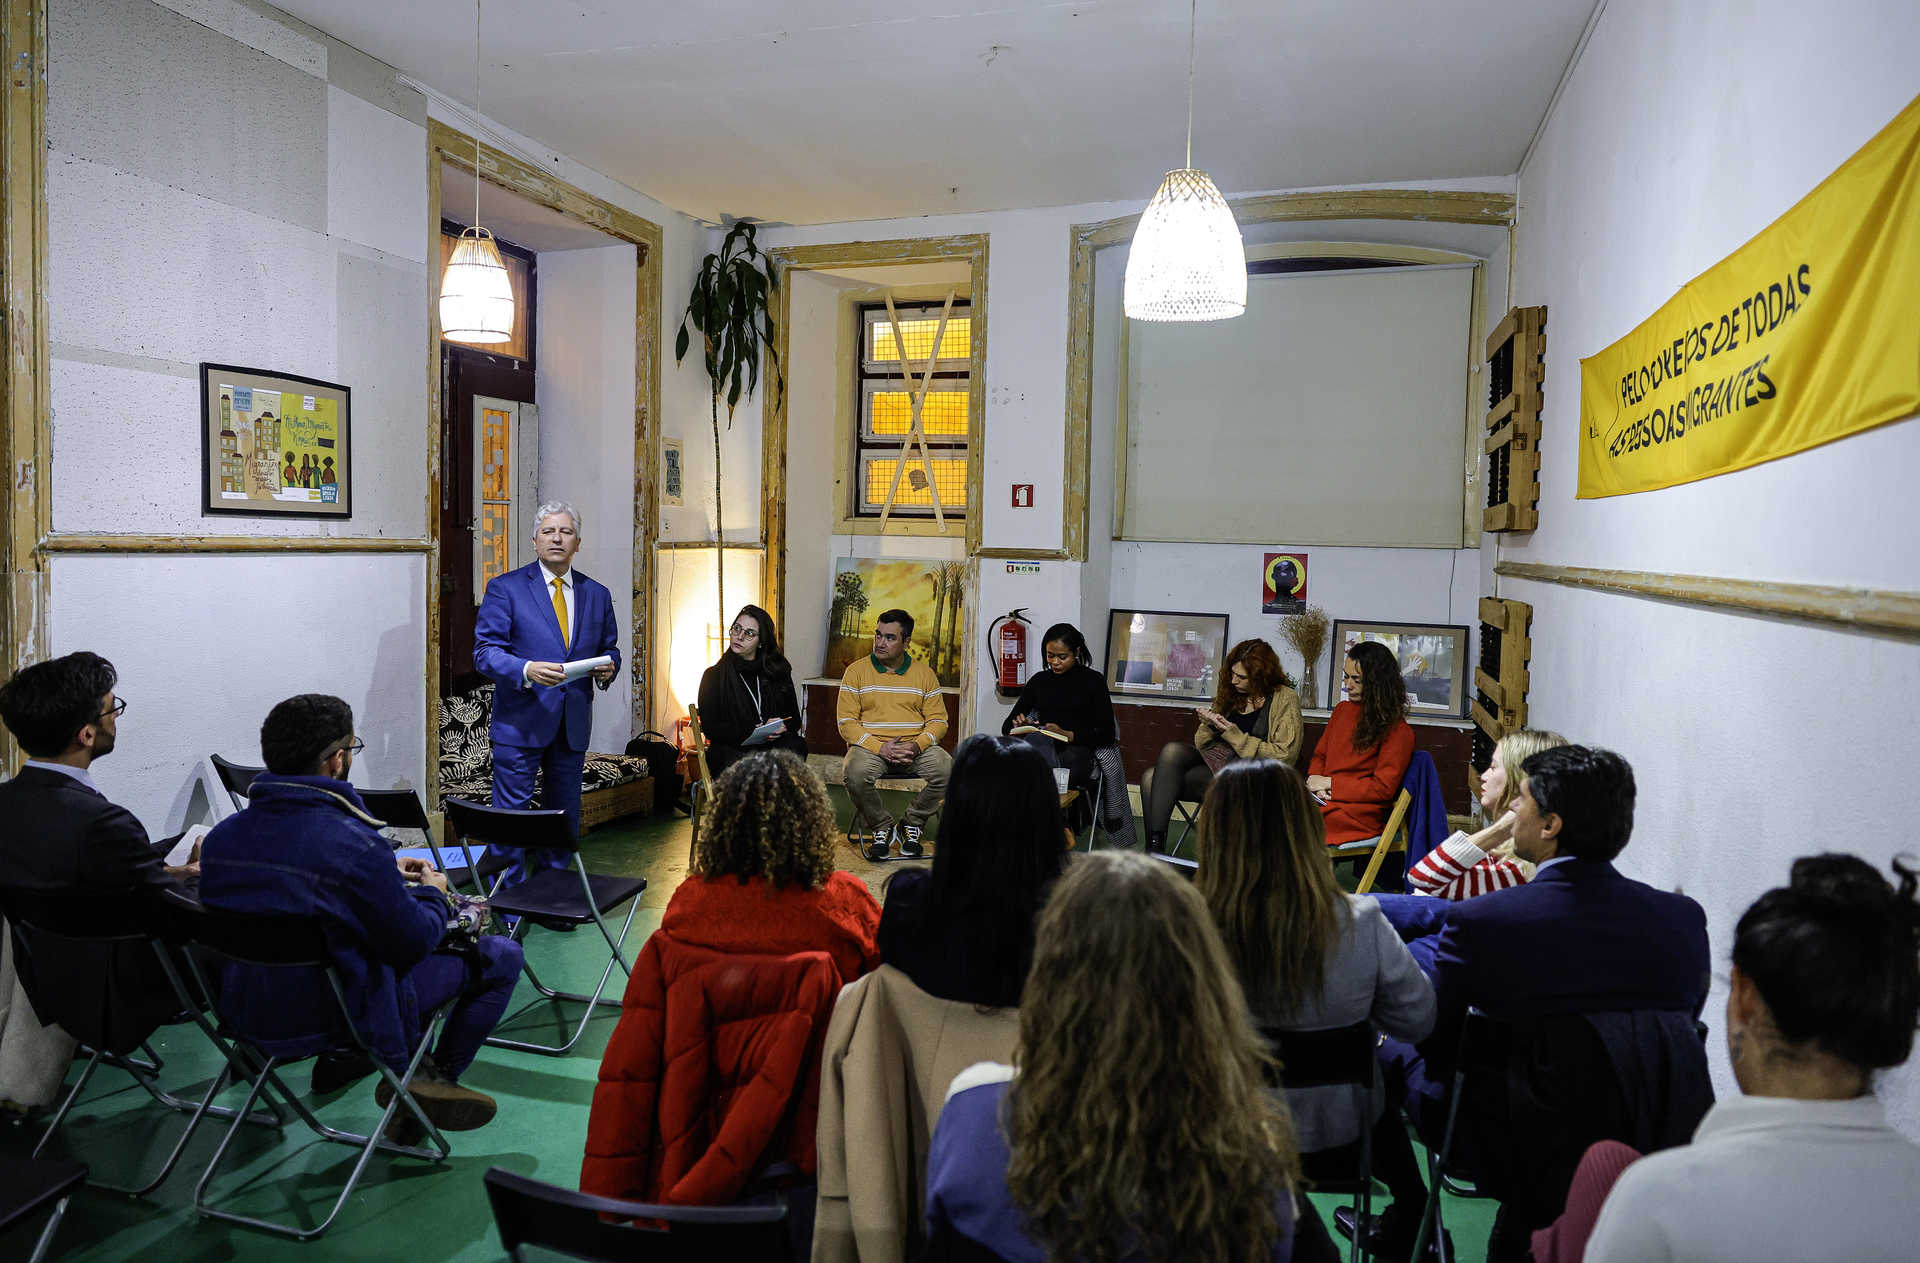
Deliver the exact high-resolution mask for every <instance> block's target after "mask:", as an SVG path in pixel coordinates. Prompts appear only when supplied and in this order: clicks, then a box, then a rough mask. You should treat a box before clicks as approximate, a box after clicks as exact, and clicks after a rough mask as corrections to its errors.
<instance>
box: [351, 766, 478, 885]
mask: <svg viewBox="0 0 1920 1263" xmlns="http://www.w3.org/2000/svg"><path fill="white" fill-rule="evenodd" d="M354 792H355V793H357V794H359V795H360V801H361V802H363V803H365V804H366V807H367V813H368V814H369V815H371V816H373V817H374V818H375V819H377V820H379V821H380V822H381V823H382V824H385V825H387V826H389V827H391V828H395V829H418V830H420V832H421V833H423V834H425V835H426V839H427V840H426V841H425V842H423V843H422V844H421V847H422V849H424V850H426V851H427V852H428V853H429V854H430V855H432V856H433V866H434V867H435V868H437V869H439V870H440V871H441V872H442V873H444V874H446V878H447V884H448V885H449V886H467V887H469V888H471V889H472V891H473V893H474V894H476V895H485V894H486V885H485V882H486V879H487V878H488V877H492V876H494V875H496V874H498V873H502V872H505V871H506V869H507V867H508V863H509V862H508V861H507V860H505V859H502V858H501V857H500V856H498V855H492V854H489V853H487V852H486V851H484V850H483V851H482V852H481V853H480V855H479V856H477V857H476V856H475V855H474V853H473V850H472V848H471V847H469V846H468V845H467V841H466V839H465V838H462V837H458V836H456V837H454V838H453V839H452V840H451V841H448V842H442V843H441V844H440V845H438V846H435V845H434V844H433V825H432V824H431V823H430V822H429V821H428V819H427V809H426V808H425V807H423V806H422V805H421V803H420V795H418V794H416V793H414V792H413V791H412V790H410V789H356V790H355V791H354ZM455 848H458V850H459V853H460V857H461V858H462V859H464V860H465V861H466V864H465V866H464V867H462V866H461V865H459V864H454V863H449V862H446V861H448V860H450V859H451V857H452V853H453V851H454V850H455ZM402 849H412V848H402Z"/></svg>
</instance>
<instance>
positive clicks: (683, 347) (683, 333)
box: [673, 321, 689, 364]
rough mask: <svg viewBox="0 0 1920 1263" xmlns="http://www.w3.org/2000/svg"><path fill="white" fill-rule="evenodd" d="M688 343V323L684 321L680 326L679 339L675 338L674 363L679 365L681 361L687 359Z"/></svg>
mask: <svg viewBox="0 0 1920 1263" xmlns="http://www.w3.org/2000/svg"><path fill="white" fill-rule="evenodd" d="M688 341H689V339H688V337H687V326H686V322H685V321H682V322H681V324H680V334H679V336H678V337H676V338H674V340H673V362H674V363H676V364H678V363H679V362H680V361H681V360H684V359H686V358H687V343H688Z"/></svg>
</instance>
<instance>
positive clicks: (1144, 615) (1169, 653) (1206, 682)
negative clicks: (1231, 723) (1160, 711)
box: [1107, 610, 1227, 701]
mask: <svg viewBox="0 0 1920 1263" xmlns="http://www.w3.org/2000/svg"><path fill="white" fill-rule="evenodd" d="M1107 620H1108V621H1107V691H1108V692H1109V693H1118V694H1122V695H1126V696H1137V697H1177V698H1183V699H1189V700H1193V701H1208V700H1210V699H1211V698H1212V697H1213V692H1214V689H1215V687H1216V686H1217V685H1218V684H1219V682H1220V664H1221V663H1222V662H1223V661H1225V660H1226V656H1227V616H1226V615H1225V614H1185V613H1176V612H1174V611H1171V610H1114V611H1113V612H1112V613H1111V614H1109V615H1108V616H1107Z"/></svg>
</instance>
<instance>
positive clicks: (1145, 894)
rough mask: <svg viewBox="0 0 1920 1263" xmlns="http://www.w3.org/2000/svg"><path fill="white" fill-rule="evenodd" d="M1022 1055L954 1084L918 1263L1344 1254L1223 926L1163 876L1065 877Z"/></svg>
mask: <svg viewBox="0 0 1920 1263" xmlns="http://www.w3.org/2000/svg"><path fill="white" fill-rule="evenodd" d="M1013 1059H1014V1065H1013V1066H1003V1065H998V1064H995V1063H992V1062H984V1063H981V1064H979V1065H975V1066H971V1067H969V1068H968V1069H966V1070H964V1071H962V1072H961V1073H960V1074H959V1075H958V1076H957V1077H956V1078H955V1079H954V1081H953V1086H952V1087H951V1088H950V1089H949V1090H948V1094H947V1101H946V1106H945V1108H944V1109H942V1111H941V1113H940V1121H939V1124H938V1125H937V1126H936V1127H935V1129H934V1134H933V1142H932V1144H931V1146H930V1148H929V1152H928V1157H927V1238H928V1240H927V1251H926V1253H925V1255H924V1256H923V1257H925V1258H928V1259H934V1260H948V1259H959V1258H985V1257H997V1258H1001V1259H1012V1260H1020V1261H1021V1263H1040V1260H1042V1259H1061V1260H1073V1261H1074V1263H1119V1261H1120V1260H1123V1259H1125V1260H1139V1261H1141V1263H1162V1261H1165V1260H1175V1259H1236V1260H1256V1259H1260V1260H1288V1259H1301V1260H1305V1259H1308V1258H1332V1257H1335V1256H1334V1255H1333V1249H1332V1246H1331V1244H1330V1243H1329V1242H1328V1240H1327V1235H1326V1231H1325V1229H1324V1228H1323V1227H1322V1226H1321V1224H1320V1221H1319V1219H1318V1217H1317V1216H1315V1215H1314V1213H1313V1211H1312V1210H1311V1209H1310V1208H1308V1207H1307V1205H1306V1202H1305V1199H1304V1198H1299V1197H1297V1196H1296V1195H1295V1190H1296V1189H1297V1187H1298V1184H1299V1179H1300V1166H1299V1158H1298V1155H1297V1154H1296V1152H1295V1150H1294V1144H1293V1129H1292V1127H1291V1125H1290V1123H1289V1121H1288V1117H1287V1108H1286V1105H1285V1103H1284V1102H1283V1101H1282V1100H1281V1098H1279V1097H1278V1096H1275V1095H1274V1094H1272V1093H1271V1092H1269V1091H1268V1090H1267V1087H1266V1081H1267V1080H1266V1077H1267V1073H1268V1071H1269V1069H1270V1068H1271V1066H1272V1062H1271V1059H1270V1058H1269V1057H1268V1055H1267V1052H1266V1049H1265V1048H1264V1046H1263V1045H1262V1043H1261V1040H1260V1037H1259V1035H1258V1034H1257V1033H1255V1031H1254V1029H1253V1027H1252V1025H1251V1024H1250V1023H1249V1022H1248V1021H1247V1006H1246V1001H1245V1000H1244V999H1243V998H1242V996H1241V993H1240V984H1239V983H1238V982H1237V981H1235V979H1234V976H1233V966H1232V964H1231V963H1230V962H1229V961H1228V959H1227V954H1226V950H1225V949H1224V948H1223V947H1222V946H1221V944H1220V935H1219V934H1218V933H1217V932H1216V931H1215V930H1214V928H1213V922H1212V919H1211V918H1210V917H1209V916H1208V915H1207V909H1206V905H1205V904H1204V903H1202V902H1201V900H1200V896H1199V894H1198V893H1196V892H1195V891H1194V889H1193V887H1192V886H1191V885H1189V884H1188V883H1186V882H1184V881H1181V880H1180V879H1179V878H1177V877H1175V876H1173V875H1172V874H1171V873H1169V872H1167V871H1166V869H1165V868H1164V867H1163V866H1162V865H1160V864H1158V863H1155V862H1154V861H1152V860H1149V859H1147V858H1146V857H1145V856H1142V855H1136V854H1129V853H1128V852H1125V851H1103V852H1100V853H1098V854H1095V855H1091V856H1088V857H1087V858H1085V859H1082V860H1078V861H1076V862H1075V863H1074V864H1073V865H1072V866H1071V867H1070V868H1069V869H1068V871H1067V874H1066V876H1064V877H1062V878H1061V879H1060V881H1059V882H1058V883H1057V884H1056V885H1055V886H1054V888H1053V894H1052V895H1051V896H1050V897H1049V898H1048V900H1047V904H1046V908H1045V909H1044V911H1042V913H1041V914H1040V923H1039V928H1038V931H1037V933H1036V937H1035V942H1034V953H1033V969H1032V971H1031V972H1030V973H1029V974H1028V976H1027V987H1026V991H1025V992H1024V993H1023V994H1022V996H1021V998H1020V1038H1019V1042H1018V1045H1017V1046H1016V1048H1015V1051H1014V1058H1013Z"/></svg>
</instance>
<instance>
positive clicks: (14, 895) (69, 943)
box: [0, 889, 284, 1197]
mask: <svg viewBox="0 0 1920 1263" xmlns="http://www.w3.org/2000/svg"><path fill="white" fill-rule="evenodd" d="M174 897H180V896H174ZM160 898H161V896H159V895H157V894H120V893H114V894H99V895H73V894H50V893H47V892H44V891H32V890H19V889H5V890H0V914H3V915H4V916H5V917H6V919H7V923H8V924H9V926H11V927H12V932H13V937H14V942H15V944H16V945H17V947H18V949H19V953H20V957H21V960H22V962H23V964H24V966H25V968H24V969H23V971H22V972H23V974H24V975H25V976H26V977H28V978H33V977H35V976H36V975H39V976H42V977H44V976H47V974H46V973H45V970H46V969H47V967H48V966H57V965H65V966H66V969H65V970H64V971H63V972H64V973H66V974H71V972H72V968H73V962H74V961H75V960H76V959H77V958H80V957H82V956H83V955H84V954H88V953H91V954H92V955H93V956H94V957H95V958H96V959H98V961H99V962H100V966H101V970H102V974H101V978H100V985H99V986H98V987H97V988H91V989H90V988H86V987H84V986H60V987H48V986H45V985H38V986H35V987H34V988H33V989H32V990H31V991H30V993H29V995H28V999H29V1000H31V1001H32V1002H33V1006H34V1016H36V1017H38V1018H39V1019H40V1020H41V1021H42V1022H44V1023H58V1024H60V1025H61V1026H62V1027H65V1028H66V1029H67V1030H68V1031H69V1032H72V1033H75V1034H76V1038H79V1039H80V1040H81V1046H82V1048H84V1049H85V1051H86V1053H87V1062H86V1065H85V1067H84V1068H83V1069H82V1070H81V1071H80V1076H79V1078H78V1079H76V1080H75V1081H74V1084H73V1087H72V1088H70V1089H68V1091H67V1094H66V1096H65V1097H63V1098H61V1101H60V1104H59V1106H58V1108H56V1109H55V1110H54V1114H53V1118H52V1119H51V1120H49V1121H48V1123H47V1127H46V1130H45V1131H43V1132H42V1133H41V1134H40V1140H39V1143H38V1144H36V1145H34V1147H33V1155H32V1156H33V1157H34V1158H38V1157H40V1154H41V1152H42V1151H43V1150H45V1149H46V1147H47V1144H48V1142H49V1141H51V1140H52V1139H53V1136H54V1133H55V1132H57V1131H59V1130H60V1125H61V1124H62V1123H63V1122H65V1121H66V1118H67V1115H68V1113H69V1112H70V1111H71V1110H72V1109H73V1107H74V1105H75V1104H76V1103H77V1102H78V1101H79V1099H80V1095H81V1093H82V1092H84V1091H86V1088H87V1084H88V1083H89V1082H91V1081H92V1079H93V1076H94V1073H95V1071H97V1070H99V1069H100V1067H101V1066H103V1065H104V1066H110V1067H112V1068H114V1069H117V1070H121V1071H123V1072H125V1073H126V1074H127V1075H129V1076H130V1077H131V1078H132V1079H133V1081H134V1082H135V1083H137V1084H139V1085H140V1087H141V1088H142V1089H143V1090H145V1092H146V1093H147V1095H149V1096H151V1097H152V1098H153V1099H154V1100H155V1101H156V1102H158V1103H159V1104H161V1105H164V1106H166V1107H167V1108H168V1109H171V1110H177V1111H179V1112H181V1113H184V1114H188V1115H190V1117H189V1118H188V1120H187V1124H186V1126H185V1127H184V1128H182V1129H181V1132H180V1135H179V1137H178V1138H177V1139H176V1140H175V1141H174V1144H173V1149H172V1151H171V1152H169V1153H168V1154H167V1157H166V1159H165V1161H163V1162H162V1163H161V1164H160V1169H159V1170H158V1171H157V1172H155V1173H154V1174H153V1175H152V1176H151V1177H150V1178H149V1179H147V1180H145V1181H144V1182H143V1183H140V1184H134V1185H123V1184H111V1183H107V1182H105V1181H100V1180H95V1181H93V1182H92V1183H93V1186H94V1187H95V1188H100V1189H105V1190H107V1191H108V1192H114V1193H127V1194H131V1195H132V1196H135V1197H140V1196H144V1195H145V1194H147V1193H151V1192H152V1191H153V1190H154V1189H156V1188H159V1187H160V1185H161V1184H163V1183H165V1182H166V1179H167V1177H168V1176H169V1175H171V1174H173V1169H174V1167H175V1165H176V1164H178V1162H179V1161H180V1155H181V1154H182V1153H183V1152H185V1150H186V1147H187V1142H188V1141H189V1140H191V1139H192V1138H193V1133H194V1132H195V1131H196V1130H197V1129H198V1128H199V1126H200V1121H201V1120H202V1119H203V1118H205V1117H207V1116H208V1115H212V1116H213V1117H215V1118H227V1119H233V1120H235V1122H236V1123H237V1122H239V1121H241V1118H240V1115H241V1114H242V1113H245V1114H249V1115H251V1116H250V1117H248V1118H246V1120H245V1121H248V1122H252V1123H255V1124H259V1125H262V1126H268V1127H278V1126H280V1125H281V1123H282V1122H283V1121H284V1120H283V1118H282V1117H281V1115H280V1113H279V1111H278V1110H277V1109H275V1108H274V1106H273V1103H272V1102H271V1101H269V1102H267V1107H268V1111H269V1112H268V1113H264V1114H252V1113H251V1106H249V1108H248V1109H247V1110H245V1111H235V1110H232V1109H228V1108H226V1107H224V1106H217V1105H215V1104H214V1103H213V1101H214V1098H215V1097H217V1096H219V1094H220V1092H221V1090H222V1089H223V1088H225V1087H226V1085H227V1082H228V1079H229V1076H231V1075H234V1074H236V1073H237V1074H239V1075H242V1076H244V1075H245V1074H246V1073H247V1066H246V1065H245V1063H243V1062H240V1061H238V1060H237V1059H236V1058H235V1055H234V1053H233V1050H232V1048H231V1047H230V1046H228V1045H227V1044H226V1042H225V1041H223V1040H222V1039H221V1038H220V1037H219V1035H217V1034H216V1033H215V1032H214V1030H213V1028H212V1026H211V1025H210V1024H209V1023H208V1022H207V1019H206V1016H205V1013H204V1007H205V1004H204V1001H203V1000H201V998H200V997H201V996H202V995H204V994H205V993H204V992H197V991H194V990H193V989H191V988H189V987H188V986H186V985H185V983H184V980H183V979H182V978H181V977H180V974H179V973H178V971H177V970H176V968H175V966H174V962H173V960H172V958H171V956H170V954H169V944H168V942H167V938H168V936H167V935H166V934H165V933H163V932H162V924H161V923H162V921H163V919H164V918H163V915H162V913H163V909H162V908H161V907H160V905H159V903H158V900H159V899H160ZM175 946H177V945H175ZM123 953H125V954H131V955H133V956H135V957H136V958H138V959H140V960H145V959H147V958H148V957H149V955H151V956H152V957H154V958H157V960H158V963H159V967H160V975H161V977H162V978H163V979H164V981H165V982H166V983H167V984H168V985H170V986H171V987H172V989H173V995H174V1002H175V1004H176V1005H177V1009H176V1011H175V1013H174V1014H173V1016H172V1017H171V1018H170V1019H167V1020H163V1021H161V1022H160V1023H159V1025H162V1026H167V1025H179V1024H182V1023H185V1022H188V1021H191V1022H193V1023H194V1024H195V1025H197V1026H199V1027H200V1029H201V1030H202V1031H203V1032H205V1033H206V1035H207V1038H208V1039H209V1040H211V1041H212V1043H213V1046H214V1048H215V1049H216V1050H218V1051H219V1052H220V1054H221V1057H222V1060H223V1061H224V1063H225V1064H223V1065H222V1066H221V1068H220V1071H219V1073H217V1074H216V1075H215V1076H214V1078H213V1081H212V1082H211V1083H209V1084H208V1085H207V1087H206V1090H205V1091H204V1092H203V1093H202V1094H201V1096H200V1099H199V1100H197V1101H189V1100H183V1099H181V1098H180V1097H177V1096H175V1095H173V1094H172V1093H170V1092H168V1091H166V1090H164V1089H163V1088H161V1086H160V1084H159V1082H158V1077H157V1076H158V1075H159V1072H160V1071H161V1069H162V1068H163V1066H164V1063H163V1062H161V1060H160V1059H159V1057H157V1056H155V1055H154V1053H153V1051H152V1049H151V1048H150V1047H148V1046H147V1045H146V1042H145V1040H142V1041H141V1043H140V1047H141V1048H142V1049H143V1050H144V1051H145V1052H146V1053H147V1059H142V1058H139V1057H135V1056H133V1055H132V1054H131V1048H130V1047H128V1048H127V1049H126V1051H122V1050H120V1049H117V1048H111V1047H106V1046H104V1045H105V1044H106V1042H107V1039H108V1038H110V1037H103V1036H102V1035H100V1034H98V1033H96V1032H95V1031H94V1028H95V1027H96V1026H99V1025H100V1016H101V1014H100V1008H101V1006H102V1005H105V1004H110V1003H112V1000H111V997H110V994H109V992H110V986H109V982H108V972H107V971H110V970H111V969H113V968H114V967H115V966H116V965H118V964H120V963H122V962H123V961H124V960H125V957H124V956H123V955H122V954H123ZM50 992H51V994H49V993H50ZM89 1040H98V1041H99V1042H98V1043H93V1042H89ZM132 1042H133V1041H132V1038H131V1037H129V1038H128V1039H127V1044H128V1045H131V1044H132Z"/></svg>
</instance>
